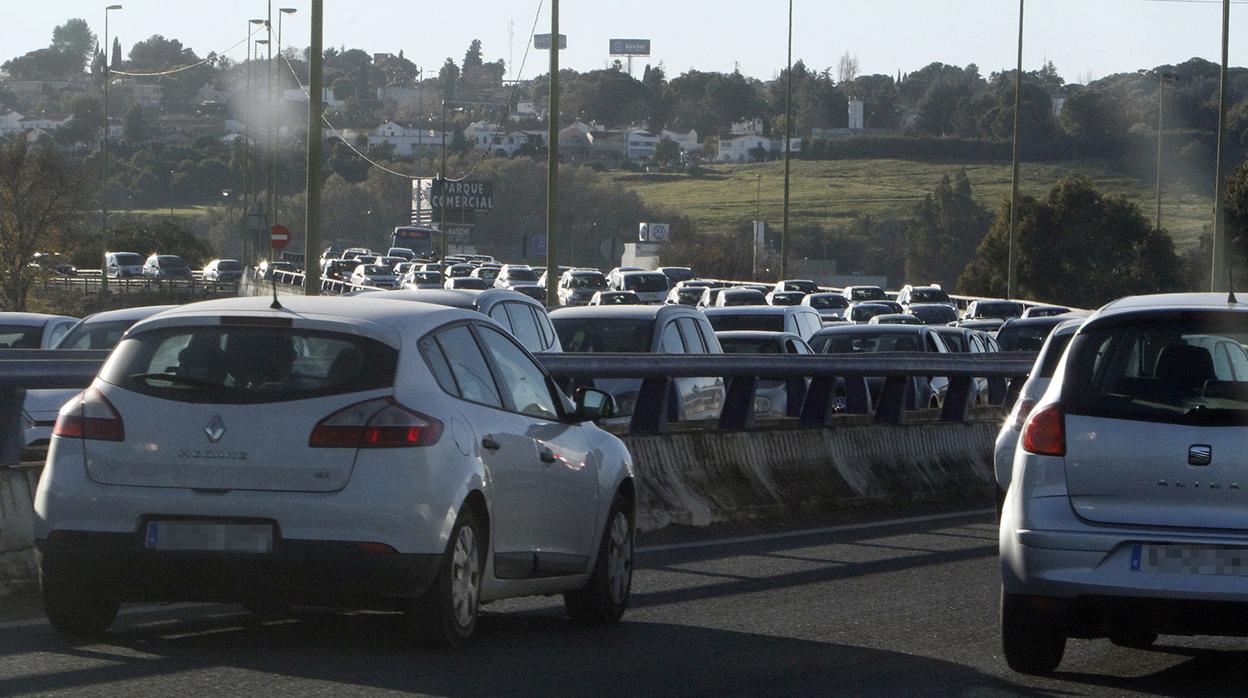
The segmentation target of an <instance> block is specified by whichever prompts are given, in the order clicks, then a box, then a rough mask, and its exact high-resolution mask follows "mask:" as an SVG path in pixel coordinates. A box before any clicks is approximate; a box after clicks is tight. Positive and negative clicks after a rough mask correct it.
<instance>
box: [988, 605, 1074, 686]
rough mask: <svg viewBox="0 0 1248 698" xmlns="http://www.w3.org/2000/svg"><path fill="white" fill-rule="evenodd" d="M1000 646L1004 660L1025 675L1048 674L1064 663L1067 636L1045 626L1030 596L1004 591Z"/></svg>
mask: <svg viewBox="0 0 1248 698" xmlns="http://www.w3.org/2000/svg"><path fill="white" fill-rule="evenodd" d="M1001 649H1002V651H1003V653H1004V654H1005V662H1006V664H1008V665H1009V666H1010V668H1011V669H1013V670H1014V671H1017V672H1019V673H1022V674H1048V673H1051V672H1052V671H1053V670H1054V669H1057V665H1059V664H1061V663H1062V655H1064V654H1065V653H1066V635H1065V634H1064V633H1062V632H1061V631H1059V630H1056V629H1054V628H1052V627H1050V626H1047V625H1045V624H1044V623H1043V622H1042V619H1040V618H1037V617H1036V613H1035V612H1034V610H1033V609H1032V607H1031V606H1030V605H1029V603H1028V599H1027V597H1024V596H1019V595H1017V594H1007V593H1005V590H1002V591H1001Z"/></svg>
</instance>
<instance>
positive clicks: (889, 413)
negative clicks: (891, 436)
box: [875, 376, 914, 424]
mask: <svg viewBox="0 0 1248 698" xmlns="http://www.w3.org/2000/svg"><path fill="white" fill-rule="evenodd" d="M913 391H914V388H913V386H912V382H911V379H910V377H909V376H889V377H887V378H885V379H884V385H883V386H881V387H880V404H878V405H876V406H875V421H877V422H881V423H885V424H904V423H905V421H906V394H907V393H913Z"/></svg>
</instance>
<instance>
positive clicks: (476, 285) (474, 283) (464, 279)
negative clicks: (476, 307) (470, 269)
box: [433, 272, 490, 291]
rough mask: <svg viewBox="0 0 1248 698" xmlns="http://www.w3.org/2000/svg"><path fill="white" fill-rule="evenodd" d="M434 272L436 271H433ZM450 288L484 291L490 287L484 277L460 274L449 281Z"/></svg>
mask: <svg viewBox="0 0 1248 698" xmlns="http://www.w3.org/2000/svg"><path fill="white" fill-rule="evenodd" d="M433 273H434V274H436V273H437V272H433ZM451 284H452V286H451V288H463V289H467V290H469V291H484V290H485V289H487V288H490V284H489V282H488V281H486V280H485V279H479V278H476V277H472V276H461V277H459V278H457V279H454V280H452V281H451Z"/></svg>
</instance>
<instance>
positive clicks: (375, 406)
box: [308, 397, 442, 448]
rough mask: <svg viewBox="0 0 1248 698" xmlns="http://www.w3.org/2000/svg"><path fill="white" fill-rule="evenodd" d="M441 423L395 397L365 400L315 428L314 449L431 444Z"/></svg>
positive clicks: (313, 434) (323, 420) (433, 442)
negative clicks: (410, 407)
mask: <svg viewBox="0 0 1248 698" xmlns="http://www.w3.org/2000/svg"><path fill="white" fill-rule="evenodd" d="M440 436H442V422H439V421H438V420H436V419H434V418H433V417H429V416H427V415H423V414H420V413H419V412H415V411H413V410H409V409H408V408H406V407H404V406H402V405H400V404H399V403H397V402H395V401H394V398H389V397H383V398H377V399H375V400H366V401H364V402H359V403H356V404H354V405H350V406H349V407H344V408H342V409H341V410H338V411H337V412H335V413H333V414H331V415H329V416H328V417H326V418H325V419H322V420H321V421H320V422H317V424H316V427H314V428H313V429H312V435H311V436H309V437H308V445H309V446H311V447H313V448H405V447H410V446H431V445H433V444H435V443H437V442H438V438H439V437H440Z"/></svg>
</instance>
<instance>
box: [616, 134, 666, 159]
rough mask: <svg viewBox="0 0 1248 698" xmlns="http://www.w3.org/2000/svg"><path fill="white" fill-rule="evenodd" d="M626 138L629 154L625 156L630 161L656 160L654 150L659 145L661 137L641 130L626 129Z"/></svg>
mask: <svg viewBox="0 0 1248 698" xmlns="http://www.w3.org/2000/svg"><path fill="white" fill-rule="evenodd" d="M624 135H625V138H627V139H628V152H627V153H626V154H625V157H627V158H628V159H629V160H650V159H653V158H654V149H655V148H657V147H658V145H659V137H658V136H656V135H654V134H653V133H650V132H649V131H647V130H645V129H641V128H631V127H630V128H626V129H624Z"/></svg>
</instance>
